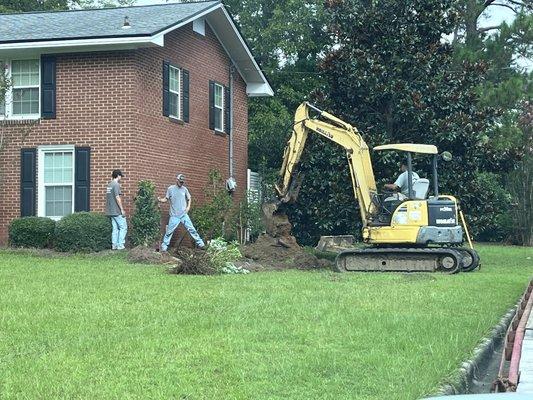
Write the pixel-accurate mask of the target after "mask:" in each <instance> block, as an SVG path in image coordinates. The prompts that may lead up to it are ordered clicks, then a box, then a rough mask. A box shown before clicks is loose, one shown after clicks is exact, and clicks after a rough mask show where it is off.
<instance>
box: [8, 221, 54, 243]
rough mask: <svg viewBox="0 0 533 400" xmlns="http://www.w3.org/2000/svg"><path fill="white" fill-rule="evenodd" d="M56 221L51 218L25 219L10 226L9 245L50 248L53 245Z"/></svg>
mask: <svg viewBox="0 0 533 400" xmlns="http://www.w3.org/2000/svg"><path fill="white" fill-rule="evenodd" d="M55 227H56V223H55V221H53V220H51V219H50V218H41V217H23V218H18V219H15V220H13V221H12V222H11V224H10V225H9V243H10V244H11V246H14V247H36V248H39V249H42V248H45V247H49V246H50V244H51V243H52V239H53V236H54V230H55Z"/></svg>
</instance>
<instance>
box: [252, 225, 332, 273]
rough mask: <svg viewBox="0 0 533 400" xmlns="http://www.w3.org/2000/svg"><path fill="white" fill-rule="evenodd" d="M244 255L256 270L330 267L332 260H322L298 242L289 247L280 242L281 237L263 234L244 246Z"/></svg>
mask: <svg viewBox="0 0 533 400" xmlns="http://www.w3.org/2000/svg"><path fill="white" fill-rule="evenodd" d="M242 253H243V255H244V256H245V257H246V258H247V259H250V260H253V262H251V263H249V264H250V265H249V266H248V267H246V266H245V267H244V268H247V269H250V270H254V271H261V270H268V269H291V268H296V269H307V270H308V269H317V268H327V267H330V262H329V261H327V260H322V259H319V258H317V257H316V256H314V255H313V254H310V253H307V252H306V251H305V250H304V249H303V248H301V247H300V246H298V244H296V241H295V243H294V245H292V246H290V247H287V246H285V245H282V244H280V242H279V238H274V237H272V236H270V235H267V234H263V235H261V236H259V238H258V239H257V240H256V241H255V243H252V244H249V245H247V246H244V247H243V249H242Z"/></svg>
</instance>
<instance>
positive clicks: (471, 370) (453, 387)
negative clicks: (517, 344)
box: [436, 300, 520, 396]
mask: <svg viewBox="0 0 533 400" xmlns="http://www.w3.org/2000/svg"><path fill="white" fill-rule="evenodd" d="M519 304H520V300H519V301H518V303H517V305H515V306H513V307H511V308H510V309H509V311H507V313H506V314H505V315H504V316H503V318H502V319H501V320H500V322H499V323H498V324H497V325H496V326H495V327H494V328H493V329H492V332H491V334H490V335H489V337H488V338H485V339H483V340H482V341H481V343H479V345H478V346H477V347H476V348H475V349H474V353H473V356H472V358H471V359H469V360H467V361H464V362H463V363H462V364H461V367H460V368H459V375H458V376H457V377H456V378H455V379H454V381H453V382H448V383H446V384H444V385H443V386H441V388H440V389H439V390H438V391H437V393H436V396H448V395H454V394H465V393H466V392H467V391H468V388H469V386H470V385H471V384H472V381H473V380H474V378H475V377H476V374H477V372H478V370H479V368H478V366H479V365H483V364H485V363H486V362H487V361H488V360H489V358H490V357H491V355H492V353H493V351H494V349H495V348H497V347H498V346H499V345H500V343H501V342H502V341H503V339H504V338H505V334H506V332H507V328H508V327H509V325H510V323H511V321H512V319H513V317H514V315H515V313H516V310H517V309H518V306H519Z"/></svg>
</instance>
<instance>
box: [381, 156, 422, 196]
mask: <svg viewBox="0 0 533 400" xmlns="http://www.w3.org/2000/svg"><path fill="white" fill-rule="evenodd" d="M400 170H401V171H402V173H401V174H400V176H398V179H396V182H394V183H386V184H385V185H384V188H385V189H388V190H392V191H394V192H400V193H399V194H398V200H403V199H406V198H408V197H409V185H408V182H409V179H408V177H409V175H408V174H409V173H408V172H407V160H403V161H402V163H401V165H400ZM418 179H420V177H419V176H418V174H417V173H416V172H414V171H413V175H412V180H413V184H414V183H415V182H416V181H417V180H418ZM386 200H388V199H386Z"/></svg>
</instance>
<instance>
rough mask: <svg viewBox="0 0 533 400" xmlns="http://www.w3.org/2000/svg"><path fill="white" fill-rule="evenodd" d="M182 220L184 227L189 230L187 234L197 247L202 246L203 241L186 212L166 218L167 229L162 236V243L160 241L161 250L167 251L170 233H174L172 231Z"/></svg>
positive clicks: (170, 237)
mask: <svg viewBox="0 0 533 400" xmlns="http://www.w3.org/2000/svg"><path fill="white" fill-rule="evenodd" d="M182 222H183V225H184V226H185V229H187V231H188V232H189V234H190V235H191V236H192V238H193V239H194V241H195V242H196V245H197V246H199V247H204V246H205V244H204V241H203V240H202V238H201V237H200V235H199V234H198V232H197V231H196V229H195V228H194V226H193V224H192V221H191V219H190V218H189V216H188V215H187V214H183V215H182V216H181V217H173V216H170V219H169V220H168V225H167V231H166V233H165V236H164V237H163V243H161V251H167V249H168V245H169V244H170V239H172V235H173V234H174V231H175V230H176V228H177V227H178V226H179V224H180V223H182Z"/></svg>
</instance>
